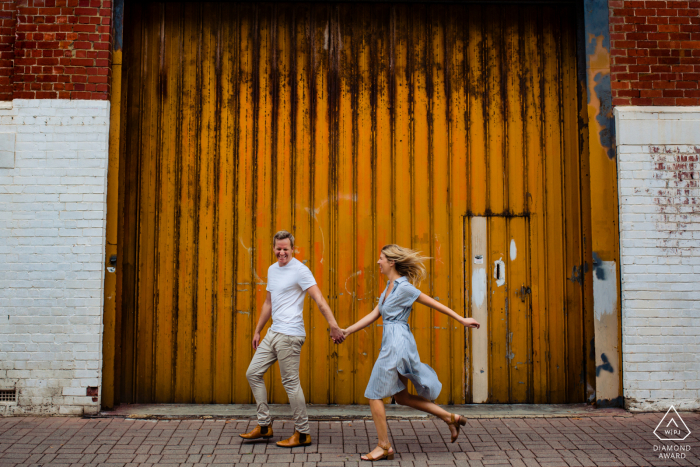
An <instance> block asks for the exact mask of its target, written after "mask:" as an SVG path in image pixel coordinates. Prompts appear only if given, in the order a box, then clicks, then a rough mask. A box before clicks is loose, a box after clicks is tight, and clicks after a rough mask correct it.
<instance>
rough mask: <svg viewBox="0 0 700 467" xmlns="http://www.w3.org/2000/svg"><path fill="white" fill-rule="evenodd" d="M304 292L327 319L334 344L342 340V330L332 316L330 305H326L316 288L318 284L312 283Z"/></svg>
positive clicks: (343, 337) (319, 290)
mask: <svg viewBox="0 0 700 467" xmlns="http://www.w3.org/2000/svg"><path fill="white" fill-rule="evenodd" d="M306 292H307V293H308V294H309V296H310V297H311V298H313V299H314V301H315V302H316V305H317V306H318V311H320V312H321V314H322V315H323V317H324V318H326V321H328V324H329V325H330V327H331V339H333V342H335V343H336V344H340V343H341V342H343V341H344V340H345V336H344V335H343V331H341V330H340V327H338V323H337V322H336V320H335V317H334V316H333V312H332V311H331V307H329V306H328V303H326V299H325V298H323V294H322V293H321V289H319V288H318V285H312V286H311V287H309V288H308V289H306Z"/></svg>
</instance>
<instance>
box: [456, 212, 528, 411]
mask: <svg viewBox="0 0 700 467" xmlns="http://www.w3.org/2000/svg"><path fill="white" fill-rule="evenodd" d="M528 232H529V217H528V216H526V215H521V216H516V217H506V216H493V217H483V216H478V217H466V218H465V233H466V234H467V237H466V239H465V250H464V251H465V253H466V256H465V269H466V270H465V277H466V278H467V281H468V290H470V292H471V293H470V294H469V302H470V306H471V316H472V317H473V318H474V319H476V320H477V321H479V323H480V324H481V328H480V329H479V330H476V331H474V332H472V333H471V346H470V349H468V351H467V353H468V354H469V353H471V361H472V371H471V374H472V378H471V380H472V385H471V392H472V401H473V402H476V403H480V402H493V403H507V402H509V403H521V404H522V403H528V402H532V401H533V397H532V396H533V393H532V332H531V330H532V320H531V311H532V310H531V307H530V291H531V289H530V260H529V254H530V240H529V235H528Z"/></svg>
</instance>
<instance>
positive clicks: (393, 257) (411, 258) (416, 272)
mask: <svg viewBox="0 0 700 467" xmlns="http://www.w3.org/2000/svg"><path fill="white" fill-rule="evenodd" d="M382 253H384V256H386V259H387V260H389V261H394V267H395V268H396V272H398V273H399V274H401V275H402V276H405V277H406V278H407V279H408V280H409V282H411V284H413V285H418V284H420V283H421V281H422V280H423V279H425V277H426V275H427V271H426V270H425V265H424V264H423V262H424V261H426V260H429V259H430V258H429V257H428V256H422V255H421V254H420V253H421V252H420V251H416V250H411V249H410V248H404V247H402V246H398V245H394V244H392V245H386V246H385V247H384V248H382Z"/></svg>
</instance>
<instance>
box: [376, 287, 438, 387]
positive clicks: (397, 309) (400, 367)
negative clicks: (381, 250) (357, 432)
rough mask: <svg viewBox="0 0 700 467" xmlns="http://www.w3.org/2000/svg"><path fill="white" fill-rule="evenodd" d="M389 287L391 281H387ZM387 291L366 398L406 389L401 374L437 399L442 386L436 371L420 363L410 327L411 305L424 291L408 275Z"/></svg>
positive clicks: (383, 301) (380, 306) (384, 294)
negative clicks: (379, 341) (375, 358)
mask: <svg viewBox="0 0 700 467" xmlns="http://www.w3.org/2000/svg"><path fill="white" fill-rule="evenodd" d="M386 285H387V288H389V282H388V281H387V283H386ZM386 290H387V289H384V292H382V295H381V297H379V312H380V313H381V315H382V318H383V319H384V334H383V336H382V347H381V349H380V351H379V357H378V358H377V361H376V362H375V363H374V368H372V376H371V377H370V378H369V383H368V384H367V390H366V391H365V397H366V398H367V399H383V398H385V397H390V396H393V395H394V394H397V393H399V392H401V391H403V390H404V389H405V388H406V386H405V385H404V384H403V383H402V382H401V380H400V379H399V375H403V376H405V377H407V378H408V379H409V380H411V382H412V383H413V385H414V386H415V388H416V392H417V393H418V395H420V396H422V397H425V398H426V399H428V400H435V399H437V397H438V395H439V394H440V390H441V389H442V383H440V381H439V380H438V377H437V373H435V370H433V369H432V368H430V367H429V366H428V365H426V364H425V363H421V361H420V356H419V355H418V348H417V347H416V340H415V339H414V338H413V333H411V329H410V328H409V327H408V317H409V316H410V315H411V307H412V306H413V302H415V301H416V300H417V299H418V297H419V296H420V294H421V291H420V290H418V289H417V288H415V287H414V286H413V284H411V283H410V282H408V279H406V278H405V277H400V278H398V279H396V280H395V281H394V288H393V289H392V291H391V293H390V294H389V296H388V297H386V298H385V296H386Z"/></svg>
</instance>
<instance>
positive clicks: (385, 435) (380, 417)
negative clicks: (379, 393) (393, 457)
mask: <svg viewBox="0 0 700 467" xmlns="http://www.w3.org/2000/svg"><path fill="white" fill-rule="evenodd" d="M369 408H370V410H371V411H372V420H374V427H375V428H376V429H377V438H378V443H377V447H376V448H374V450H372V452H370V455H371V456H372V457H373V458H375V459H376V458H377V457H379V456H381V455H382V454H383V453H384V450H383V449H382V448H381V447H379V446H388V445H389V432H388V428H387V425H386V411H385V410H384V401H383V400H381V399H370V400H369ZM389 452H394V450H393V449H389ZM362 459H365V460H366V458H365V456H362Z"/></svg>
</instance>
